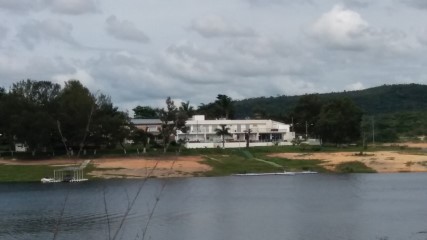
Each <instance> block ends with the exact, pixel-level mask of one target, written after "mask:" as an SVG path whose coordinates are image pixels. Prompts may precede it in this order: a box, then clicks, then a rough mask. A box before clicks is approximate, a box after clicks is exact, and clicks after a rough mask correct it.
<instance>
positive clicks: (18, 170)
mask: <svg viewBox="0 0 427 240" xmlns="http://www.w3.org/2000/svg"><path fill="white" fill-rule="evenodd" d="M54 169H55V168H54V167H50V166H43V165H42V166H38V165H37V166H35V165H25V166H22V165H0V182H36V181H37V182H39V181H40V179H42V178H43V177H50V176H53V170H54Z"/></svg>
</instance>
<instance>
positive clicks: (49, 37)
mask: <svg viewBox="0 0 427 240" xmlns="http://www.w3.org/2000/svg"><path fill="white" fill-rule="evenodd" d="M72 31H73V26H72V25H71V24H69V23H66V22H64V21H61V20H54V19H46V20H43V21H39V20H32V21H30V22H28V23H26V24H24V25H23V26H22V27H21V29H20V31H19V33H18V37H19V38H20V40H21V41H22V42H23V43H24V45H25V46H26V47H27V48H29V49H33V48H34V47H35V45H36V44H39V43H41V42H44V41H45V42H52V41H59V42H64V43H67V44H70V45H75V46H76V45H79V44H78V43H77V42H76V40H75V39H74V38H73V36H72V35H71V32H72Z"/></svg>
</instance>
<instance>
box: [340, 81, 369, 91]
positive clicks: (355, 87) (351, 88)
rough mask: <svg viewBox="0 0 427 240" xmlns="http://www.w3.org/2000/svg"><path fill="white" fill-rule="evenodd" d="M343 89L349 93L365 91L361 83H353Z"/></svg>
mask: <svg viewBox="0 0 427 240" xmlns="http://www.w3.org/2000/svg"><path fill="white" fill-rule="evenodd" d="M345 89H346V90H349V91H356V90H362V89H365V86H364V85H363V83H361V82H355V83H352V84H349V85H347V86H346V87H345Z"/></svg>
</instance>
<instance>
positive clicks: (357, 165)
mask: <svg viewBox="0 0 427 240" xmlns="http://www.w3.org/2000/svg"><path fill="white" fill-rule="evenodd" d="M335 170H336V172H339V173H376V171H375V170H374V169H372V168H370V167H368V166H366V165H365V164H364V163H362V162H358V161H354V162H346V163H341V164H338V165H337V166H336V167H335Z"/></svg>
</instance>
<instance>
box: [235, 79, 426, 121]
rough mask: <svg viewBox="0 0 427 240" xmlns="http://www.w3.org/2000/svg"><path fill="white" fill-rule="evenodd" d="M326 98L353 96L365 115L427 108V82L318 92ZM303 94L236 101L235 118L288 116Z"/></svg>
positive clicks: (321, 97)
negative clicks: (335, 91) (257, 114)
mask: <svg viewBox="0 0 427 240" xmlns="http://www.w3.org/2000/svg"><path fill="white" fill-rule="evenodd" d="M315 95H317V96H318V97H319V98H320V99H322V100H324V101H326V100H329V99H333V98H345V97H347V98H350V99H351V100H353V102H354V103H355V104H356V105H357V106H359V107H360V108H361V109H362V110H363V111H364V113H365V114H366V115H379V114H388V113H397V112H414V111H427V85H420V84H399V85H383V86H379V87H374V88H369V89H365V90H359V91H344V92H337V93H322V94H315ZM300 97H301V96H278V97H259V98H250V99H244V100H240V101H235V103H234V106H235V116H236V118H244V117H253V116H254V114H255V113H261V114H263V113H265V114H267V115H270V116H285V115H288V114H290V112H291V111H292V110H293V108H294V107H295V105H296V103H297V102H298V100H299V98H300Z"/></svg>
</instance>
